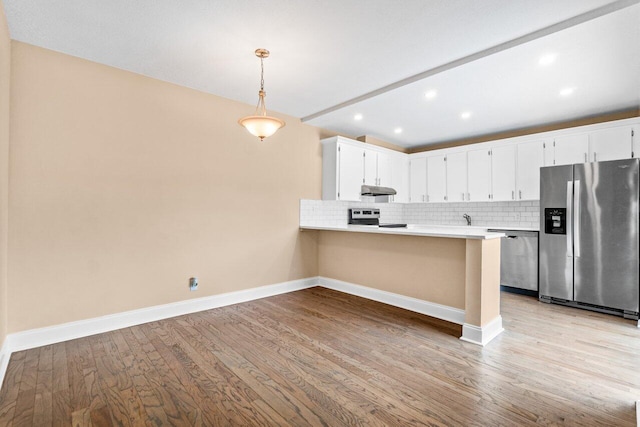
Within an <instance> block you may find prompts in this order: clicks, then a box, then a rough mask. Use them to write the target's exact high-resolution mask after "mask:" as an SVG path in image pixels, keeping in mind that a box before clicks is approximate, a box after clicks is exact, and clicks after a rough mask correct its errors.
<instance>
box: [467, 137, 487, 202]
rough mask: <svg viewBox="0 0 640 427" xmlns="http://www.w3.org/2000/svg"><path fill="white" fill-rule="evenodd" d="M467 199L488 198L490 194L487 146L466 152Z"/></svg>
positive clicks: (482, 199) (473, 200)
mask: <svg viewBox="0 0 640 427" xmlns="http://www.w3.org/2000/svg"><path fill="white" fill-rule="evenodd" d="M467 163H468V165H467V174H468V176H467V181H468V186H467V187H468V190H467V199H466V200H467V201H472V202H482V201H487V200H489V194H491V155H490V150H489V149H488V148H484V149H482V150H471V151H469V152H467Z"/></svg>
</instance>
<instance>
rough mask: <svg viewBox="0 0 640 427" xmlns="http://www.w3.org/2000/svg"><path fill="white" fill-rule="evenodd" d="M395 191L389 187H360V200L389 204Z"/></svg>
mask: <svg viewBox="0 0 640 427" xmlns="http://www.w3.org/2000/svg"><path fill="white" fill-rule="evenodd" d="M395 195H396V190H394V189H393V188H391V187H378V186H376V185H363V186H362V187H360V200H362V201H363V202H372V203H389V202H391V201H393V196H395Z"/></svg>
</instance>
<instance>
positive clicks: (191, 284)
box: [189, 277, 198, 292]
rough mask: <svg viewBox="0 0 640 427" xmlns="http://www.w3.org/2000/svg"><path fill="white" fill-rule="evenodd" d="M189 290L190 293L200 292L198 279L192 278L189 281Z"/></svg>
mask: <svg viewBox="0 0 640 427" xmlns="http://www.w3.org/2000/svg"><path fill="white" fill-rule="evenodd" d="M189 290H190V291H192V292H193V291H197V290H198V278H197V277H192V278H190V279H189Z"/></svg>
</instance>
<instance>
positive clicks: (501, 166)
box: [491, 144, 516, 201]
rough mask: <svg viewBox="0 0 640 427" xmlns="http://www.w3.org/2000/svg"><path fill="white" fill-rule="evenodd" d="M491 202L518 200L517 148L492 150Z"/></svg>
mask: <svg viewBox="0 0 640 427" xmlns="http://www.w3.org/2000/svg"><path fill="white" fill-rule="evenodd" d="M491 175H492V177H493V186H492V188H493V190H492V192H491V200H493V201H505V200H516V146H515V144H509V145H503V146H500V147H494V148H492V149H491Z"/></svg>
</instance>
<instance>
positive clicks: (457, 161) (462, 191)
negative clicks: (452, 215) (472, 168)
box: [447, 152, 467, 202]
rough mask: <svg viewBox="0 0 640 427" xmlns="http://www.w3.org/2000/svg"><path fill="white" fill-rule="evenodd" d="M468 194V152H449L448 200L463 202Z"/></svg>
mask: <svg viewBox="0 0 640 427" xmlns="http://www.w3.org/2000/svg"><path fill="white" fill-rule="evenodd" d="M466 196H467V153H465V152H461V153H452V154H447V201H448V202H463V201H465V200H466Z"/></svg>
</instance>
